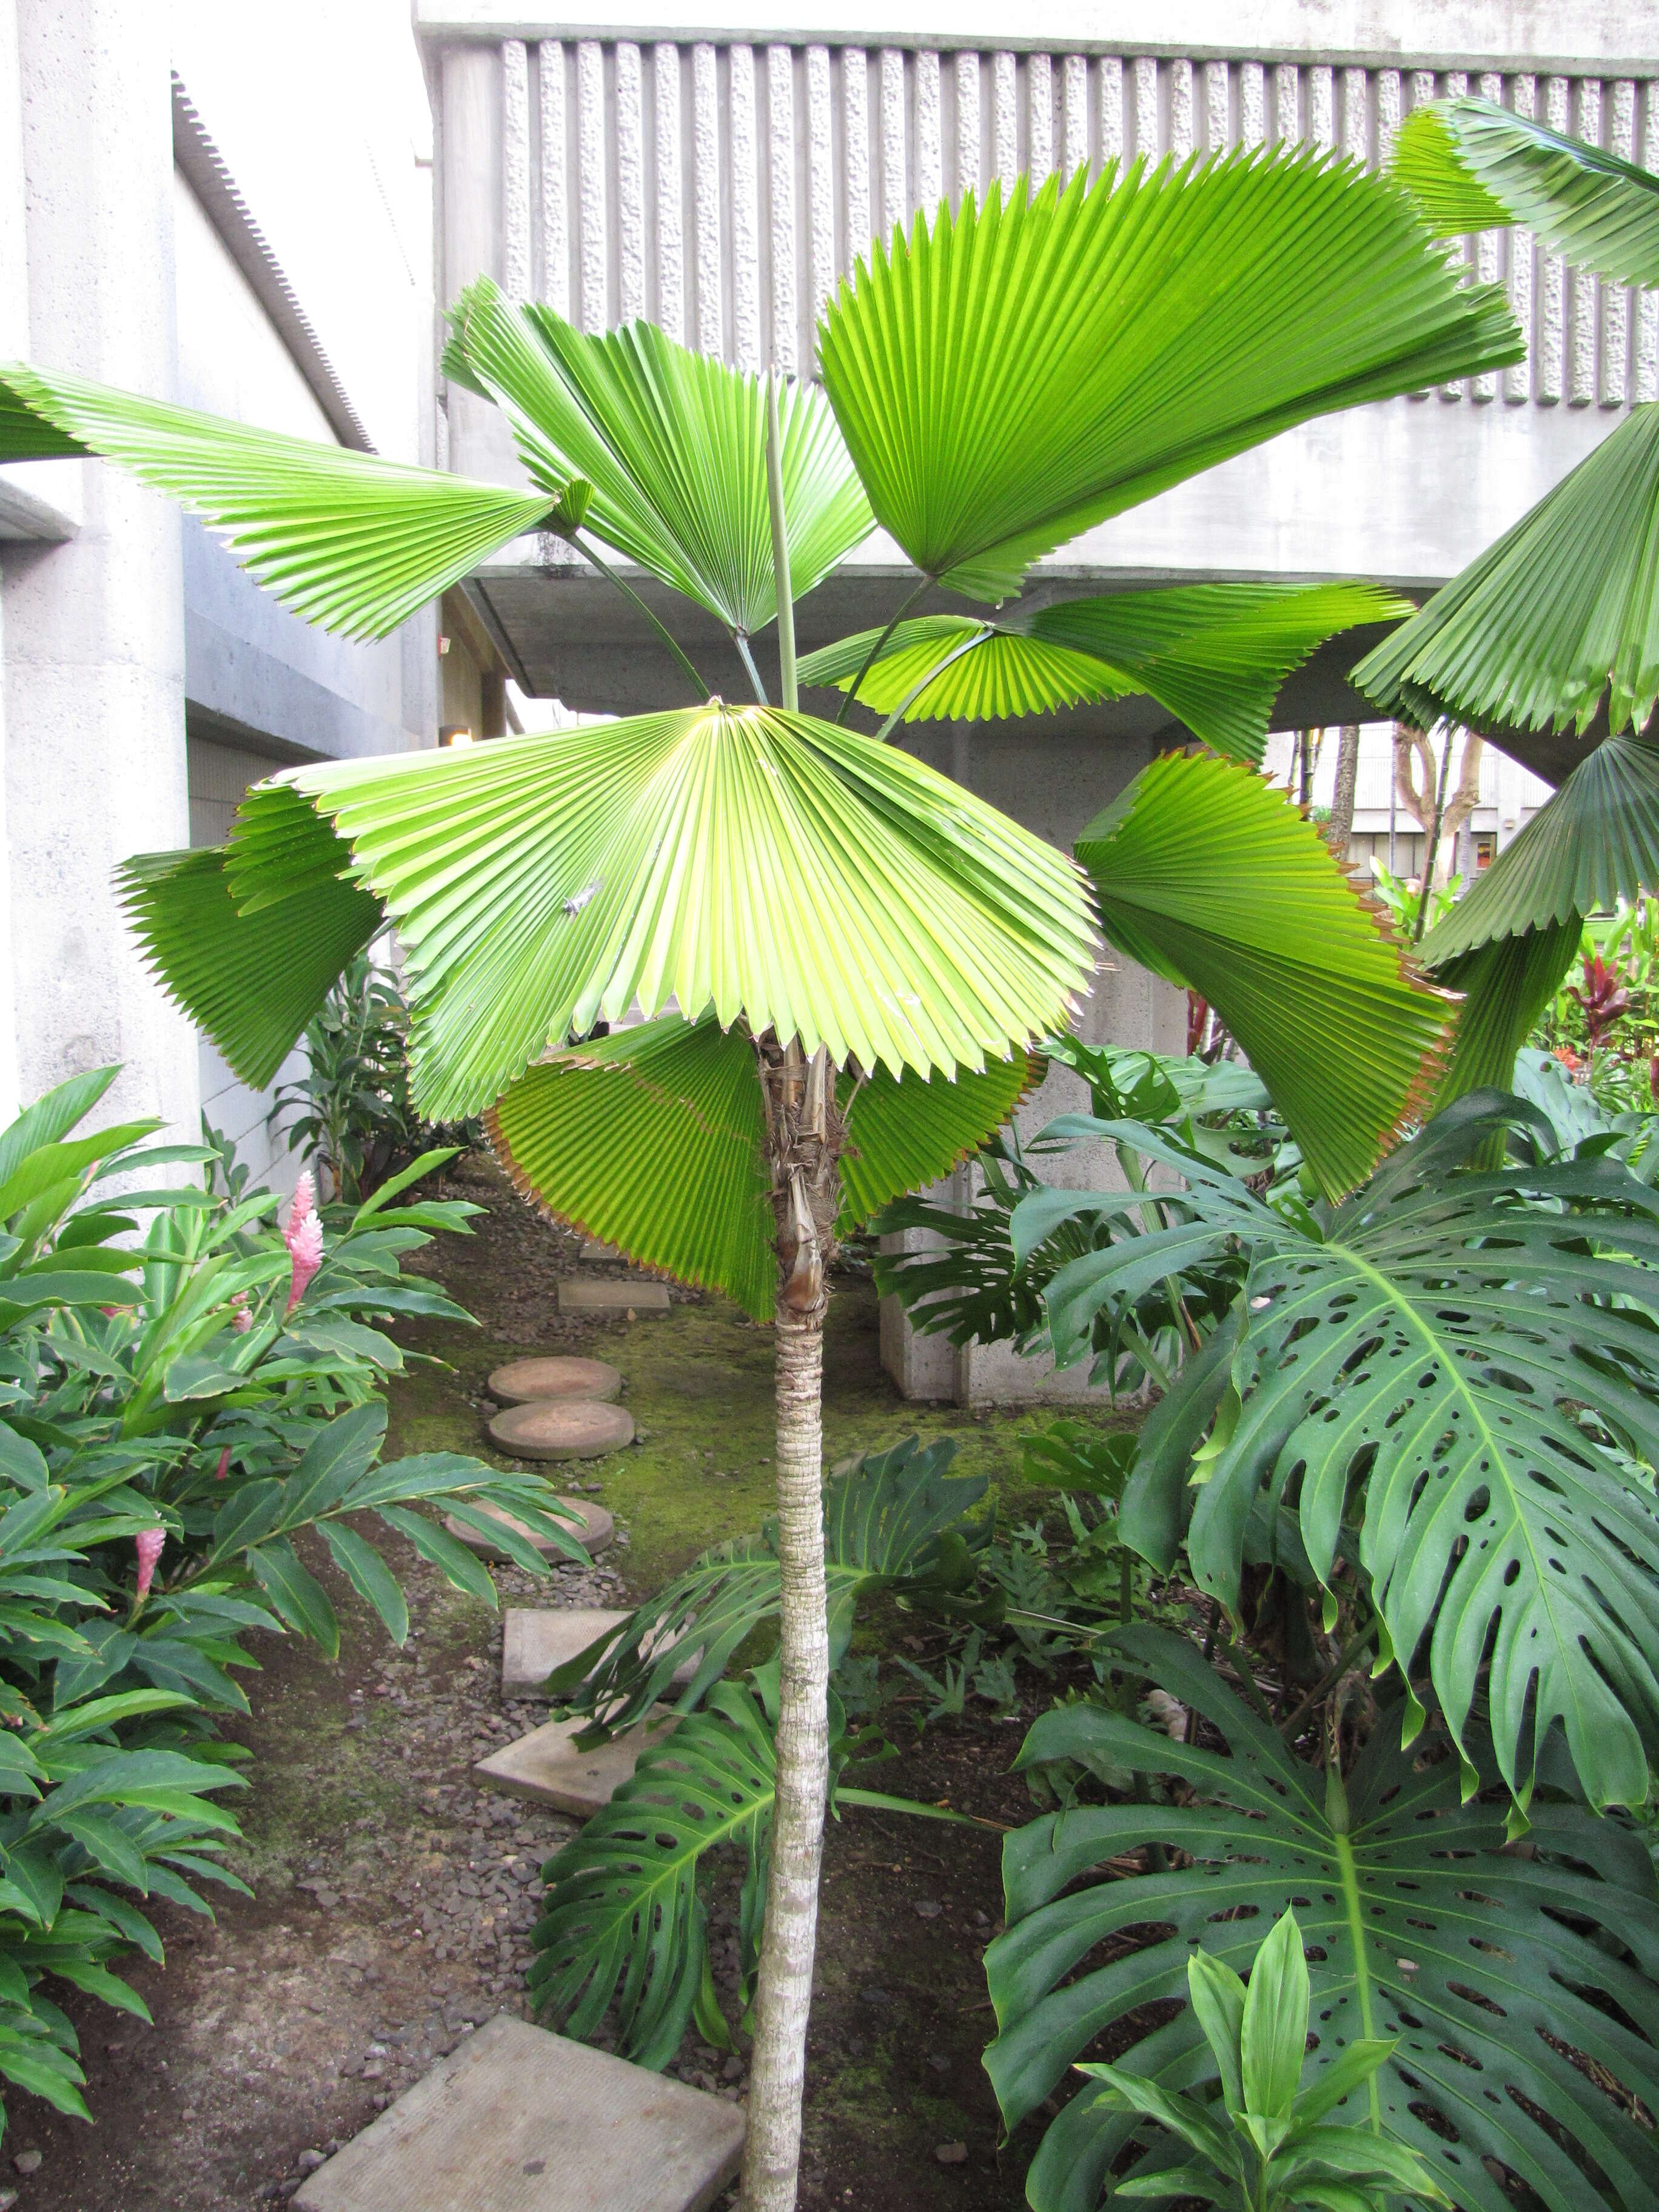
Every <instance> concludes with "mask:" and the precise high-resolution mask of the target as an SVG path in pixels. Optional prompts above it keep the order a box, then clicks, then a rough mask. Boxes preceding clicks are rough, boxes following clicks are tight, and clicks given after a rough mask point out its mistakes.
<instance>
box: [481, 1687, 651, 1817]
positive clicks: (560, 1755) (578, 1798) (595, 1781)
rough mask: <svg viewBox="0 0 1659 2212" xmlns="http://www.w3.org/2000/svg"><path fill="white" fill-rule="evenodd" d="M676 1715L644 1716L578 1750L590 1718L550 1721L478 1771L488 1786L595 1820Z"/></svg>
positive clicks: (484, 1761)
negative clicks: (603, 1740) (604, 1739)
mask: <svg viewBox="0 0 1659 2212" xmlns="http://www.w3.org/2000/svg"><path fill="white" fill-rule="evenodd" d="M661 1710H662V1709H661V1707H660V1706H659V1708H658V1711H659V1712H660V1711H661ZM675 1719H676V1717H675V1716H674V1715H672V1714H665V1715H664V1716H663V1717H662V1718H661V1719H660V1720H654V1719H653V1720H650V1721H645V1722H642V1723H641V1725H640V1726H639V1727H638V1728H632V1729H629V1731H628V1733H627V1734H626V1735H617V1736H612V1737H611V1741H609V1742H608V1743H601V1744H598V1745H596V1746H595V1747H594V1748H593V1749H592V1751H578V1750H577V1749H576V1747H575V1743H574V1738H575V1737H577V1736H578V1735H580V1734H581V1732H582V1730H583V1729H584V1728H586V1725H587V1723H586V1722H585V1721H579V1720H577V1721H547V1722H544V1723H543V1725H542V1726H541V1727H540V1728H538V1729H532V1730H531V1731H530V1734H529V1735H521V1736H520V1738H519V1740H518V1741H517V1742H516V1743H509V1744H507V1746H506V1747H505V1748H504V1749H502V1750H501V1751H494V1752H491V1753H490V1754H489V1758H488V1759H480V1760H479V1761H478V1763H477V1765H476V1766H475V1767H474V1768H473V1770H472V1771H473V1775H474V1777H475V1778H477V1781H478V1782H479V1783H481V1784H483V1787H484V1788H485V1789H486V1790H501V1792H502V1793H503V1794H504V1795H505V1796H508V1797H528V1798H529V1799H530V1800H531V1801H532V1803H535V1804H538V1805H550V1806H551V1807H552V1808H553V1809H554V1811H555V1812H557V1813H574V1814H575V1815H576V1816H577V1818H578V1819H579V1820H589V1819H591V1818H592V1815H593V1814H595V1813H598V1812H599V1811H601V1810H602V1809H603V1808H605V1806H606V1805H608V1804H609V1803H610V1802H611V1799H612V1798H613V1797H614V1796H616V1794H617V1790H620V1789H621V1788H622V1786H623V1783H624V1782H631V1781H632V1779H633V1778H634V1770H635V1767H636V1766H637V1765H639V1763H640V1753H641V1752H642V1751H649V1750H651V1749H652V1748H653V1747H654V1746H655V1745H657V1744H659V1743H660V1742H661V1741H662V1740H663V1738H664V1737H665V1735H667V1734H668V1732H669V1730H670V1729H672V1728H673V1727H674V1725H675Z"/></svg>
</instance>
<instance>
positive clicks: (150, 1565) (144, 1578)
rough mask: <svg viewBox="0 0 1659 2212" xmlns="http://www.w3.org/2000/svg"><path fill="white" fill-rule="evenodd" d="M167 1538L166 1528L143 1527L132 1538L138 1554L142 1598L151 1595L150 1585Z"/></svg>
mask: <svg viewBox="0 0 1659 2212" xmlns="http://www.w3.org/2000/svg"><path fill="white" fill-rule="evenodd" d="M166 1542H167V1530H166V1529H165V1528H141V1529H140V1530H139V1531H138V1534H137V1535H136V1536H135V1537H134V1538H133V1540H132V1547H133V1549H134V1551H136V1552H137V1554H138V1595H139V1597H140V1599H143V1598H147V1597H148V1596H149V1586H150V1584H151V1583H153V1582H154V1581H155V1563H156V1561H157V1560H158V1559H160V1558H161V1548H162V1547H163V1545H165V1543H166Z"/></svg>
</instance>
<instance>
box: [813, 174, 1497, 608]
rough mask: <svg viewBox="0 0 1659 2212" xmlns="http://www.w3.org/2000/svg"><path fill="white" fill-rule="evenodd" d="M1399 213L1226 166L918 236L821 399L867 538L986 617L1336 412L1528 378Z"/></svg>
mask: <svg viewBox="0 0 1659 2212" xmlns="http://www.w3.org/2000/svg"><path fill="white" fill-rule="evenodd" d="M1520 351H1521V341H1520V333H1519V331H1518V330H1517V329H1516V325H1515V323H1514V321H1513V319H1512V318H1511V317H1510V313H1509V310H1508V308H1507V307H1506V305H1505V304H1504V298H1503V295H1502V294H1501V293H1500V292H1498V289H1496V288H1495V287H1491V286H1488V287H1486V288H1484V289H1478V290H1468V289H1458V287H1457V284H1456V282H1455V276H1454V274H1453V272H1452V270H1450V269H1449V266H1448V265H1447V263H1446V261H1445V259H1444V258H1443V255H1442V254H1441V253H1440V252H1437V251H1436V250H1434V249H1433V248H1432V247H1431V245H1430V242H1429V239H1428V235H1427V234H1426V233H1425V230H1424V229H1423V228H1422V226H1421V224H1420V223H1419V221H1418V219H1417V217H1416V215H1415V213H1414V211H1413V207H1412V204H1411V202H1410V200H1409V199H1408V198H1407V196H1406V194H1404V193H1403V192H1401V191H1397V190H1396V189H1395V188H1394V187H1392V186H1390V185H1387V184H1385V183H1384V182H1383V181H1382V180H1381V179H1376V178H1373V177H1370V176H1367V175H1365V174H1364V173H1363V172H1361V171H1360V170H1358V169H1356V168H1352V167H1346V166H1343V165H1338V164H1334V163H1331V162H1329V161H1325V160H1323V159H1322V158H1321V157H1319V156H1317V155H1303V154H1289V153H1285V152H1281V151H1279V150H1274V151H1273V152H1267V153H1262V152H1251V153H1246V152H1240V153H1236V154H1231V155H1225V156H1223V157H1220V158H1218V159H1217V160H1215V161H1211V162H1209V163H1207V164H1206V165H1205V166H1204V167H1201V168H1198V169H1193V168H1191V167H1188V168H1187V169H1183V170H1181V171H1171V170H1170V169H1169V168H1167V167H1165V168H1162V169H1159V170H1158V171H1157V172H1156V173H1153V174H1152V175H1150V176H1149V175H1146V174H1145V173H1142V172H1141V170H1140V169H1139V166H1138V165H1137V167H1135V168H1133V169H1132V170H1131V171H1130V172H1129V173H1128V174H1127V176H1126V177H1125V178H1123V179H1121V181H1119V180H1118V179H1116V177H1115V174H1113V173H1108V175H1107V176H1106V177H1105V178H1103V179H1101V180H1100V182H1098V183H1097V184H1093V185H1091V183H1090V181H1089V179H1088V174H1087V172H1086V171H1085V170H1080V171H1079V173H1078V175H1077V177H1076V178H1075V179H1073V183H1072V184H1071V185H1069V186H1068V187H1067V188H1066V191H1063V192H1061V191H1060V190H1059V188H1058V185H1057V184H1056V182H1055V181H1054V180H1053V179H1051V180H1050V182H1049V183H1048V185H1044V187H1043V188H1042V191H1040V192H1039V193H1038V195H1037V197H1036V199H1035V200H1034V201H1028V200H1027V198H1026V197H1025V191H1024V185H1023V184H1022V185H1018V186H1017V187H1016V189H1015V191H1014V194H1013V196H1012V198H1011V199H1010V200H1009V201H1008V202H1006V204H1005V203H1004V202H1003V200H1002V198H1001V197H1000V191H999V190H998V189H997V188H995V187H994V188H993V191H992V192H991V195H990V197H989V199H988V200H987V203H986V204H985V205H984V206H983V207H981V206H979V205H978V204H976V203H975V201H974V200H973V199H972V198H971V197H970V198H969V199H968V200H965V201H964V202H963V206H962V208H961V210H959V211H958V212H957V213H956V214H954V215H953V214H951V212H950V211H949V210H940V211H939V215H938V216H937V217H936V218H934V220H933V223H932V227H931V228H929V225H928V222H927V219H926V218H925V217H924V218H921V219H918V221H917V222H915V225H914V226H913V228H912V230H911V233H910V235H909V236H908V239H907V238H902V237H899V236H897V235H896V236H895V238H894V240H893V243H892V245H891V246H890V247H885V248H884V247H879V246H878V247H874V248H872V252H871V253H870V256H869V258H868V260H867V262H864V263H860V266H859V268H858V270H857V271H856V272H855V274H854V276H853V277H852V278H851V279H850V280H849V281H847V282H845V283H842V288H841V289H840V291H839V293H838V294H837V295H836V299H835V300H834V301H833V302H832V303H831V306H830V307H829V313H828V316H827V318H826V320H825V323H824V325H823V329H822V331H821V332H820V336H819V345H818V354H819V360H820V362H821V364H822V374H823V383H824V387H825V389H826V391H827V392H829V398H830V402H831V404H833V406H834V408H835V410H836V417H837V419H838V421H839V422H840V423H841V427H842V432H843V433H844V435H845V436H846V439H847V444H848V450H849V451H850V453H851V454H852V457H853V461H854V466H855V467H856V468H857V470H858V472H859V475H860V478H861V479H862V481H863V483H864V487H865V489H866V492H867V493H868V494H869V496H870V502H871V505H872V507H873V509H874V511H875V515H876V519H877V520H878V522H880V523H881V524H882V526H884V528H885V529H886V530H888V531H890V532H891V533H892V535H893V537H894V538H896V539H897V541H898V543H899V544H900V545H901V546H902V548H903V550H904V551H905V552H906V553H907V554H908V556H909V557H910V559H911V560H912V561H914V562H915V564H916V565H917V567H918V568H921V570H922V572H923V573H924V574H926V575H928V576H931V577H933V578H934V579H936V580H939V581H945V582H949V583H951V585H952V586H954V587H955V588H957V589H958V590H961V591H963V592H967V593H968V594H969V596H970V597H974V598H978V599H1001V598H1003V597H1005V596H1006V594H1007V593H1008V592H1011V591H1013V590H1014V589H1016V588H1017V587H1018V584H1019V581H1020V580H1021V578H1022V577H1023V576H1024V574H1025V571H1026V570H1027V568H1029V567H1030V564H1031V562H1033V561H1035V560H1036V559H1037V558H1038V557H1039V556H1041V555H1042V554H1043V553H1046V552H1048V551H1049V550H1051V549H1052V548H1053V547H1054V546H1056V545H1059V544H1063V543H1064V542H1065V540H1066V539H1067V538H1072V537H1074V536H1076V534H1077V533H1078V532H1079V531H1080V530H1084V529H1086V528H1087V527H1089V526H1091V524H1094V523H1097V522H1102V521H1104V520H1106V519H1107V517H1108V516H1109V515H1113V514H1116V513H1121V511H1122V510H1123V509H1124V508H1125V507H1132V506H1133V505H1134V504H1135V503H1136V502H1137V501H1139V500H1144V499H1149V498H1151V497H1152V495H1153V494H1154V493H1156V492H1160V491H1163V490H1164V489H1167V488H1168V487H1169V486H1170V484H1174V483H1180V482H1181V481H1182V478H1183V477H1189V476H1192V475H1194V474H1195V473H1196V472H1197V471H1199V470H1200V469H1204V468H1208V467H1210V466H1211V465H1212V464H1214V463H1215V462H1217V461H1220V460H1224V459H1226V458H1227V457H1228V456H1229V455H1230V454H1233V453H1242V452H1243V451H1244V450H1246V448H1248V447H1251V446H1254V445H1256V444H1259V443H1260V442H1261V441H1262V440H1263V439H1266V438H1270V437H1273V435H1276V434H1277V433H1278V432H1279V431H1280V430H1283V429H1287V428H1289V427H1290V426H1291V424H1292V423H1295V422H1304V421H1305V420H1307V419H1308V418H1309V417H1310V416H1314V415H1318V414H1323V413H1327V412H1328V411H1330V410H1333V409H1335V408H1340V407H1349V406H1353V405H1357V404H1359V403H1360V402H1362V401H1364V400H1370V399H1381V398H1387V397H1389V395H1391V394H1393V393H1395V392H1408V391H1412V390H1415V389H1419V388H1420V387H1421V386H1424V385H1425V384H1431V383H1434V382H1437V381H1439V380H1443V378H1445V377H1447V376H1462V375H1467V374H1469V373H1470V372H1471V371H1472V370H1474V369H1477V368H1491V367H1493V366H1495V365H1497V364H1498V363H1499V362H1508V361H1513V360H1516V359H1518V358H1519V356H1520Z"/></svg>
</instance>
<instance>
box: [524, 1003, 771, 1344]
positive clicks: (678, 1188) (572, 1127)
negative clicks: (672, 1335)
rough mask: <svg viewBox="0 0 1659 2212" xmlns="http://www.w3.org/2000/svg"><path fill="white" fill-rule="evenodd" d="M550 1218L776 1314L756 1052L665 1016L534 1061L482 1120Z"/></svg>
mask: <svg viewBox="0 0 1659 2212" xmlns="http://www.w3.org/2000/svg"><path fill="white" fill-rule="evenodd" d="M484 1125H485V1127H486V1128H487V1129H488V1130H489V1139H490V1143H491V1146H493V1148H494V1150H495V1156H496V1158H498V1159H499V1160H500V1161H501V1165H502V1167H503V1168H504V1169H505V1170H507V1175H508V1176H509V1177H510V1179H511V1180H512V1182H513V1184H514V1185H515V1187H516V1188H517V1189H518V1190H519V1192H520V1194H521V1195H522V1196H523V1197H526V1198H527V1199H529V1200H531V1202H532V1204H533V1205H535V1206H539V1207H541V1208H542V1209H543V1210H544V1212H548V1213H550V1214H551V1215H552V1216H553V1218H555V1219H556V1220H559V1221H562V1222H564V1223H566V1224H568V1225H569V1226H571V1227H573V1228H576V1229H580V1230H582V1231H585V1232H586V1234H587V1235H589V1236H591V1237H599V1238H600V1239H602V1241H603V1242H605V1243H607V1244H614V1245H616V1246H617V1249H619V1250H620V1251H623V1252H625V1253H626V1254H627V1255H629V1258H630V1259H634V1260H637V1261H641V1263H642V1264H643V1265H644V1266H646V1267H659V1268H661V1269H662V1270H663V1271H664V1273H667V1274H670V1275H672V1276H674V1277H676V1278H677V1279H678V1280H679V1281H680V1282H683V1283H692V1284H696V1285H702V1286H703V1287H705V1288H707V1289H709V1290H717V1291H725V1293H726V1296H727V1297H730V1298H733V1299H735V1300H736V1301H737V1303H738V1305H740V1306H741V1307H742V1308H743V1310H744V1312H745V1313H747V1314H750V1315H751V1316H753V1318H754V1319H755V1320H757V1321H770V1319H771V1318H772V1308H773V1303H774V1298H775V1290H776V1281H777V1263H776V1261H775V1258H774V1256H773V1251H772V1240H773V1236H774V1232H775V1225H774V1223H773V1219H772V1209H771V1204H770V1197H771V1185H770V1180H769V1176H768V1174H767V1170H766V1159H765V1145H766V1118H765V1114H764V1110H763V1105H762V1101H761V1088H760V1079H759V1076H758V1074H757V1071H756V1065H755V1048H754V1046H753V1044H752V1043H751V1042H750V1040H749V1038H748V1037H746V1036H744V1035H742V1034H741V1033H740V1032H739V1031H738V1030H722V1029H721V1028H720V1025H719V1024H718V1023H716V1022H714V1021H702V1022H697V1023H690V1022H684V1021H682V1020H681V1019H680V1018H679V1016H678V1014H665V1015H664V1016H663V1017H662V1018H660V1019H659V1020H657V1021H654V1022H647V1023H644V1024H641V1026H640V1027H639V1028H637V1029H631V1030H620V1031H618V1032H617V1034H616V1035H615V1036H610V1037H594V1038H592V1039H590V1040H589V1042H587V1043H586V1044H584V1045H579V1046H577V1047H576V1048H574V1050H571V1051H569V1052H564V1053H561V1054H558V1055H557V1057H556V1058H554V1059H551V1060H544V1061H543V1062H542V1063H541V1064H540V1065H539V1066H536V1067H532V1068H531V1069H529V1070H528V1071H527V1072H526V1073H525V1074H524V1075H521V1076H520V1079H519V1080H518V1081H517V1082H516V1083H515V1084H513V1085H512V1087H511V1088H510V1089H509V1090H508V1091H507V1092H506V1093H505V1095H504V1096H503V1097H501V1098H499V1099H498V1100H497V1101H496V1103H495V1105H494V1106H493V1107H491V1108H490V1109H489V1113H488V1114H487V1115H485V1116H484Z"/></svg>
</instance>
